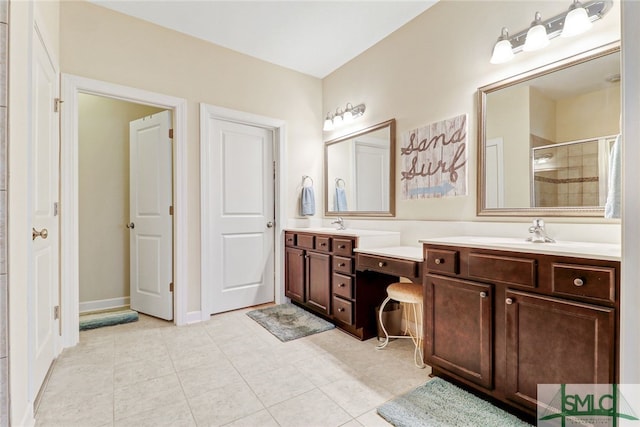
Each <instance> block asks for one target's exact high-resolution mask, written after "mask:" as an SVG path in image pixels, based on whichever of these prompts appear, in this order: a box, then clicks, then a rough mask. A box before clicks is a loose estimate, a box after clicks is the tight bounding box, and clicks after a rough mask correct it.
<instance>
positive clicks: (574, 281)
mask: <svg viewBox="0 0 640 427" xmlns="http://www.w3.org/2000/svg"><path fill="white" fill-rule="evenodd" d="M573 284H574V285H576V286H582V285H584V280H582V279H581V278H579V277H576V278H575V279H573Z"/></svg>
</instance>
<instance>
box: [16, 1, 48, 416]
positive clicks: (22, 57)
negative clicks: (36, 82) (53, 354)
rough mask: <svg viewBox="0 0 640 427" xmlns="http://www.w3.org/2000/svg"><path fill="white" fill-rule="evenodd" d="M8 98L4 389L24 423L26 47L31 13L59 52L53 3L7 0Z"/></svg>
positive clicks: (28, 409)
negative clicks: (6, 368)
mask: <svg viewBox="0 0 640 427" xmlns="http://www.w3.org/2000/svg"><path fill="white" fill-rule="evenodd" d="M9 15H10V21H11V25H10V26H9V98H8V106H9V110H8V231H7V236H8V240H7V241H8V266H7V269H8V285H9V301H8V305H9V360H10V362H9V377H10V383H9V394H10V397H11V403H10V405H11V421H10V423H11V425H16V426H18V425H24V424H25V423H28V422H30V420H31V416H32V404H33V402H30V401H29V391H28V388H27V387H28V383H29V375H28V371H27V369H28V357H27V355H28V354H29V353H28V341H27V339H28V337H27V325H28V324H29V318H28V315H29V314H28V307H29V306H28V300H27V286H26V284H27V283H28V277H29V269H28V266H29V265H28V258H27V255H28V253H29V248H30V245H31V222H30V217H29V215H28V213H29V210H28V200H27V194H28V191H27V189H28V171H29V167H28V165H29V153H28V144H26V143H25V142H26V141H28V140H29V134H30V132H29V127H30V123H31V122H30V116H29V94H30V91H29V85H30V80H31V79H30V75H31V74H30V72H31V71H30V60H31V57H30V55H29V54H28V52H30V45H31V39H32V36H33V31H32V29H33V28H34V17H35V20H36V21H37V22H38V27H39V28H40V30H41V32H42V33H43V35H44V37H45V39H46V43H47V47H48V48H49V49H50V54H51V55H52V56H53V59H54V61H56V59H57V58H58V57H59V39H58V34H59V31H58V28H59V27H58V3H57V2H27V1H11V2H9Z"/></svg>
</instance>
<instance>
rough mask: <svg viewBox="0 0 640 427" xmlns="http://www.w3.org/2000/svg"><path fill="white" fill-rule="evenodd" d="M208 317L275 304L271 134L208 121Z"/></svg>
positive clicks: (246, 127)
mask: <svg viewBox="0 0 640 427" xmlns="http://www.w3.org/2000/svg"><path fill="white" fill-rule="evenodd" d="M211 129H212V131H211V132H210V134H209V135H207V140H206V141H203V143H205V144H208V146H207V150H206V151H207V165H208V166H209V167H210V168H211V170H210V174H209V176H210V177H211V178H210V180H211V181H210V182H209V183H208V184H209V189H210V191H211V193H212V195H211V200H212V202H211V207H212V212H211V219H212V223H213V227H212V231H211V235H209V236H203V238H205V239H210V244H211V247H212V253H213V259H211V260H210V262H211V270H210V271H211V272H212V277H213V278H214V280H213V283H210V284H208V285H209V286H211V287H212V298H213V300H212V302H211V308H212V313H219V312H222V311H228V310H234V309H238V308H242V307H248V306H252V305H256V304H263V303H266V302H271V301H273V300H274V228H273V221H274V176H273V174H274V172H273V132H272V131H271V130H267V129H263V128H259V127H254V126H248V125H243V124H238V123H231V122H227V121H222V120H213V119H212V123H211Z"/></svg>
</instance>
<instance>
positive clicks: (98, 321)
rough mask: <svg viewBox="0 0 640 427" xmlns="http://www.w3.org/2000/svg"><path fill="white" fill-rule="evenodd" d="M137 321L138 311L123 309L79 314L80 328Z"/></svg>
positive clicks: (83, 329)
mask: <svg viewBox="0 0 640 427" xmlns="http://www.w3.org/2000/svg"><path fill="white" fill-rule="evenodd" d="M137 321H138V312H137V311H133V310H129V309H123V310H114V311H103V312H99V313H87V314H81V315H80V330H81V331H86V330H88V329H96V328H102V327H104V326H113V325H120V324H122V323H131V322H137Z"/></svg>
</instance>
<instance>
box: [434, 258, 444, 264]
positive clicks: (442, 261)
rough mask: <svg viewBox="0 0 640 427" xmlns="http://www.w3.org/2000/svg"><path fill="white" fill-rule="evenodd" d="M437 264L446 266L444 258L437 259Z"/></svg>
mask: <svg viewBox="0 0 640 427" xmlns="http://www.w3.org/2000/svg"><path fill="white" fill-rule="evenodd" d="M434 262H435V263H436V264H444V259H442V258H436V259H435V261H434Z"/></svg>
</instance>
